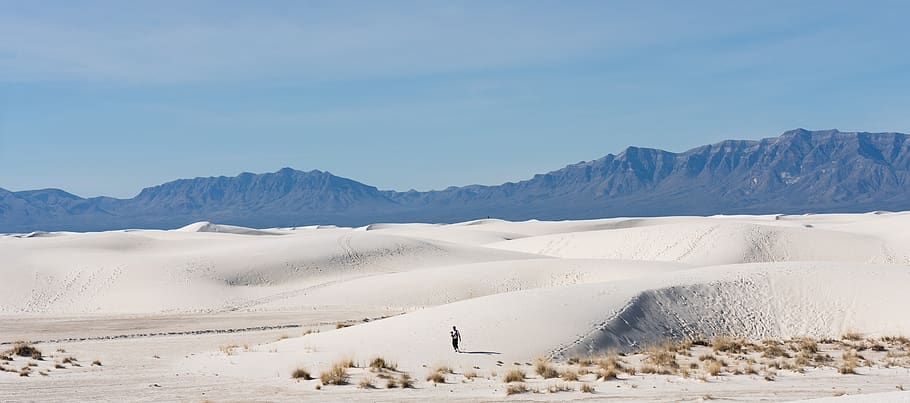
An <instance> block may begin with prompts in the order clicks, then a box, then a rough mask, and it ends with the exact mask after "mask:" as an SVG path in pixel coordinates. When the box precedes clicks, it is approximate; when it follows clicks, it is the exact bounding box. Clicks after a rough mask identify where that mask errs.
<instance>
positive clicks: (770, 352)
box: [761, 340, 790, 358]
mask: <svg viewBox="0 0 910 403" xmlns="http://www.w3.org/2000/svg"><path fill="white" fill-rule="evenodd" d="M761 350H762V353H761V356H762V357H764V358H777V357H784V358H790V354H789V353H788V352H787V351H786V350H784V347H783V343H781V342H779V341H776V340H764V341H762V348H761Z"/></svg>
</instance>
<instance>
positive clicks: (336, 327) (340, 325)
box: [335, 322, 351, 329]
mask: <svg viewBox="0 0 910 403" xmlns="http://www.w3.org/2000/svg"><path fill="white" fill-rule="evenodd" d="M346 327H351V324H350V323H344V322H338V323H336V324H335V329H344V328H346Z"/></svg>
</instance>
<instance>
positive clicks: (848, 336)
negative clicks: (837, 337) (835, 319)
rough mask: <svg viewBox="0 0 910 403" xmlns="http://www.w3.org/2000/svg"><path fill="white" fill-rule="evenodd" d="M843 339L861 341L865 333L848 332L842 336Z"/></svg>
mask: <svg viewBox="0 0 910 403" xmlns="http://www.w3.org/2000/svg"><path fill="white" fill-rule="evenodd" d="M841 339H843V340H850V341H860V340H862V339H863V334H862V333H859V332H847V333H844V334H843V335H842V336H841Z"/></svg>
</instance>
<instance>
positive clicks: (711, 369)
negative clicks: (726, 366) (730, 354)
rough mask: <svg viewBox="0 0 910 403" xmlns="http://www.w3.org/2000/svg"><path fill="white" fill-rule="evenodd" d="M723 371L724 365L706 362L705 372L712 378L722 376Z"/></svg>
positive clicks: (712, 361)
mask: <svg viewBox="0 0 910 403" xmlns="http://www.w3.org/2000/svg"><path fill="white" fill-rule="evenodd" d="M722 369H723V365H722V364H721V362H720V361H715V360H710V361H706V362H705V371H707V372H708V373H709V374H711V376H718V375H720V371H721V370H722Z"/></svg>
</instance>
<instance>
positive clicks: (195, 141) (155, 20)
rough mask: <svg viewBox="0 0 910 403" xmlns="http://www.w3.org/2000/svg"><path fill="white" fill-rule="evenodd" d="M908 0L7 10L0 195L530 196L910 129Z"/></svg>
mask: <svg viewBox="0 0 910 403" xmlns="http://www.w3.org/2000/svg"><path fill="white" fill-rule="evenodd" d="M907 15H910V2H906V1H868V2H861V1H833V0H828V1H753V2H741V1H685V2H682V1H664V2H661V1H628V2H625V1H606V0H601V1H582V0H573V1H530V0H529V1H479V0H478V1H394V0H392V1H348V0H341V1H324V2H323V1H302V0H301V1H256V2H251V1H236V2H235V1H147V2H146V1H127V2H125V1H91V0H87V1H79V2H72V1H59V2H58V1H28V0H23V1H6V0H0V187H2V188H5V189H8V190H26V189H40V188H60V189H64V190H66V191H69V192H71V193H74V194H77V195H79V196H83V197H92V196H99V195H106V196H114V197H121V198H129V197H133V196H135V195H136V194H137V193H138V192H139V191H140V190H141V189H142V188H143V187H147V186H153V185H157V184H160V183H163V182H166V181H170V180H174V179H177V178H192V177H197V176H220V175H225V176H234V175H237V174H239V173H241V172H257V173H263V172H274V171H277V170H278V169H280V168H282V167H292V168H295V169H299V170H312V169H319V170H323V171H329V172H331V173H333V174H335V175H339V176H343V177H348V178H351V179H354V180H357V181H360V182H363V183H366V184H369V185H373V186H376V187H379V188H380V189H393V190H400V191H404V190H409V189H417V190H430V189H442V188H445V187H448V186H453V185H455V186H462V185H468V184H488V185H493V184H500V183H503V182H506V181H517V180H522V179H527V178H529V177H531V176H533V175H534V174H536V173H543V172H548V171H552V170H555V169H559V168H561V167H563V166H565V165H567V164H572V163H576V162H579V161H584V160H593V159H597V158H600V157H602V156H604V155H607V154H610V153H613V154H616V153H619V152H621V151H622V150H623V149H624V148H626V147H628V146H639V147H654V148H661V149H665V150H669V151H684V150H686V149H689V148H692V147H695V146H698V145H701V144H708V143H714V142H717V141H721V140H724V139H760V138H766V137H774V136H777V135H779V134H780V133H782V132H784V131H786V130H790V129H794V128H798V127H802V128H806V129H810V130H822V129H831V128H837V129H840V130H842V131H870V132H881V131H898V132H905V133H906V132H910V113H908V111H910V91H908V89H910V30H907V29H906V16H907Z"/></svg>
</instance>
